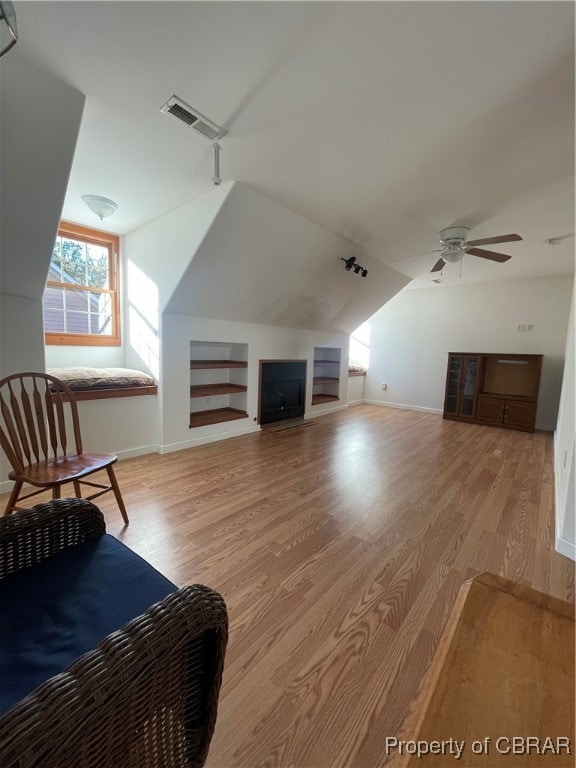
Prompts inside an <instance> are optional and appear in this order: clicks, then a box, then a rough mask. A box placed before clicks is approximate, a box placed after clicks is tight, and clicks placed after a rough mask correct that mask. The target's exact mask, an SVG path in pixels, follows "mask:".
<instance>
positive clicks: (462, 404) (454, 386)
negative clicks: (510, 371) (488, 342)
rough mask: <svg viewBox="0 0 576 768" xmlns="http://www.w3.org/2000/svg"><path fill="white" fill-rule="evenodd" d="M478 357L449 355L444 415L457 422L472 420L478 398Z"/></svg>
mask: <svg viewBox="0 0 576 768" xmlns="http://www.w3.org/2000/svg"><path fill="white" fill-rule="evenodd" d="M480 364H481V363H480V358H479V356H478V355H461V354H453V353H450V355H449V357H448V372H447V374H446V396H445V398H444V415H445V416H446V418H456V419H458V420H460V419H463V420H466V421H467V420H469V419H474V416H475V413H476V400H477V397H478V379H479V377H478V374H479V366H480Z"/></svg>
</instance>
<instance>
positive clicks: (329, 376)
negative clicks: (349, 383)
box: [312, 347, 340, 405]
mask: <svg viewBox="0 0 576 768" xmlns="http://www.w3.org/2000/svg"><path fill="white" fill-rule="evenodd" d="M339 399H340V349H339V348H338V347H314V373H313V380H312V405H320V404H321V403H332V402H336V401H338V400H339Z"/></svg>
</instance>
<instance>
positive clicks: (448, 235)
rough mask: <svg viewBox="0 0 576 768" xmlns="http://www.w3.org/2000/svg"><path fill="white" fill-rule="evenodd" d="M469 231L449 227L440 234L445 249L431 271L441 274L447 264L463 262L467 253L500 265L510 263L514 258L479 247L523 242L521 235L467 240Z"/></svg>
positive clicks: (467, 229)
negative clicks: (505, 262) (517, 241)
mask: <svg viewBox="0 0 576 768" xmlns="http://www.w3.org/2000/svg"><path fill="white" fill-rule="evenodd" d="M469 231H470V229H469V228H468V227H449V228H448V229H443V230H442V231H441V232H440V244H441V245H443V246H444V248H443V250H442V251H441V254H440V258H439V259H438V261H437V262H436V264H434V266H433V267H432V269H431V270H430V271H431V272H440V270H441V269H443V268H444V265H445V264H454V263H455V262H457V261H461V259H462V258H463V257H464V254H466V253H469V254H471V255H472V256H479V257H480V258H481V259H490V261H498V262H500V263H502V262H504V261H508V259H510V258H512V257H511V256H507V255H506V254H505V253H497V252H496V251H486V250H485V249H484V248H477V246H478V245H493V244H496V243H511V242H513V241H515V240H522V238H521V237H520V235H498V236H497V237H483V238H481V239H480V240H467V239H466V237H467V235H468V232H469ZM433 253H434V251H433Z"/></svg>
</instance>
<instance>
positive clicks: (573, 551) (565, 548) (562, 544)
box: [554, 536, 576, 561]
mask: <svg viewBox="0 0 576 768" xmlns="http://www.w3.org/2000/svg"><path fill="white" fill-rule="evenodd" d="M554 546H555V549H556V552H559V553H560V554H561V555H564V557H569V558H570V560H574V561H576V544H574V543H573V542H572V541H568V539H564V538H562V536H556V540H555V544H554Z"/></svg>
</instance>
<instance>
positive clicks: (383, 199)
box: [8, 0, 574, 289]
mask: <svg viewBox="0 0 576 768" xmlns="http://www.w3.org/2000/svg"><path fill="white" fill-rule="evenodd" d="M17 14H18V27H19V32H20V42H19V43H18V45H17V46H16V47H15V48H14V49H13V51H12V52H11V53H10V54H8V55H10V56H19V57H29V58H31V59H33V60H34V61H35V62H36V63H39V64H40V65H41V66H43V67H45V68H46V69H48V70H49V71H50V72H51V73H53V74H56V75H58V76H59V77H60V78H61V79H63V80H64V81H66V82H67V83H69V84H71V85H73V86H74V87H76V88H77V89H78V90H80V91H82V92H83V93H85V94H86V95H87V101H86V107H85V112H84V120H83V124H82V128H81V132H80V137H79V142H78V147H77V152H76V157H75V161H74V166H73V170H72V175H71V179H70V183H69V189H68V195H67V198H66V203H65V207H64V217H65V218H68V219H71V220H73V221H77V222H80V223H84V224H87V225H92V226H95V225H97V224H99V221H98V220H97V219H95V217H94V215H93V214H92V213H91V212H90V211H88V210H87V209H86V208H85V206H84V204H83V203H82V202H81V200H80V197H81V195H83V194H87V193H91V194H97V195H103V196H106V197H110V198H112V199H113V200H115V201H117V202H118V204H119V206H120V207H119V210H118V212H117V214H116V215H115V216H114V218H113V219H110V220H108V221H106V226H107V228H111V229H114V230H115V231H117V232H118V233H120V234H125V233H126V232H129V231H131V230H133V229H135V228H137V227H139V226H140V225H142V224H144V223H145V222H148V221H150V220H152V219H155V218H157V217H158V216H161V215H162V214H164V213H166V212H168V211H170V210H173V209H174V208H176V207H178V206H180V205H183V204H184V203H186V202H188V201H190V200H192V199H193V198H196V197H198V196H199V195H204V194H206V193H207V192H210V191H211V190H212V189H213V187H212V184H211V181H210V179H211V177H212V175H213V159H212V149H211V147H210V144H209V143H208V142H207V141H205V140H203V139H202V138H201V137H199V136H197V135H196V134H195V133H194V132H192V131H191V130H190V129H188V128H186V127H185V126H184V125H182V124H180V123H179V122H177V121H175V120H173V119H172V118H170V117H167V116H166V115H164V114H162V113H160V111H159V110H160V107H161V106H162V104H163V103H164V102H165V101H166V100H167V99H168V98H169V97H170V96H172V95H173V94H178V95H179V96H180V97H181V98H182V99H184V100H185V101H186V102H188V103H189V104H191V105H192V106H193V107H195V108H197V109H198V110H200V112H202V113H203V114H204V115H206V116H207V117H208V118H210V119H211V120H213V121H214V122H216V123H218V124H220V125H222V126H224V127H225V128H226V129H227V130H228V132H229V133H228V135H227V136H226V137H225V138H224V139H223V140H222V142H221V143H222V147H223V152H222V158H221V175H222V177H223V178H224V180H226V181H227V180H231V179H236V180H240V181H243V182H246V183H248V184H250V185H252V186H253V187H255V188H256V189H257V190H258V191H259V192H261V193H263V194H265V195H268V196H269V197H271V198H272V199H274V200H276V201H277V202H279V203H281V204H283V205H285V206H287V207H288V208H291V209H292V210H294V211H296V212H297V213H300V214H301V215H303V216H306V217H307V218H309V219H311V220H313V221H315V222H316V223H318V224H320V225H322V226H324V227H325V228H327V229H329V230H331V231H333V232H335V233H337V234H340V235H342V236H344V237H346V238H348V239H349V240H351V241H353V242H355V243H357V244H359V245H363V246H364V247H365V248H366V249H367V250H368V251H369V253H370V254H371V255H372V256H374V257H375V258H377V259H379V260H381V261H383V262H386V263H391V265H392V266H394V268H395V269H398V270H399V271H401V272H403V273H404V274H406V275H408V276H410V277H412V278H416V279H415V280H414V281H413V282H412V283H411V286H412V287H427V286H432V285H433V284H432V283H431V282H430V280H431V279H432V278H433V277H438V275H436V274H434V275H431V274H430V272H429V270H430V269H431V267H432V266H433V264H434V263H435V261H436V260H437V254H428V255H420V256H418V255H416V254H422V253H423V252H426V251H428V250H431V249H434V248H436V247H438V246H437V233H438V232H439V230H440V229H443V228H445V227H449V226H453V225H456V224H458V225H466V226H469V227H470V228H471V235H470V237H471V238H474V239H476V238H480V237H486V236H491V235H500V234H505V233H515V232H517V233H519V234H520V235H522V237H523V238H524V239H523V241H522V242H518V243H511V244H506V245H505V246H502V245H501V246H495V249H496V250H500V251H503V252H505V253H509V254H511V255H512V256H513V258H512V259H511V261H509V262H507V263H505V264H496V263H493V262H487V261H484V260H482V259H478V258H475V257H472V256H466V257H465V259H464V262H463V264H462V277H459V268H460V265H448V266H447V267H446V269H445V270H444V273H443V275H442V279H443V280H444V281H445V284H467V283H471V282H483V281H494V280H505V279H512V278H519V277H537V276H542V275H550V274H563V273H570V272H572V271H573V270H574V239H573V238H566V239H564V240H563V241H562V242H561V244H560V245H556V246H550V245H547V244H546V243H545V242H544V241H545V240H546V239H547V238H551V237H558V236H564V235H569V234H571V233H573V232H574V5H573V3H568V2H549V1H546V2H518V1H514V2H367V3H364V2H334V3H332V2H309V3H307V2H294V3H293V2H282V3H276V2H254V3H251V2H242V1H241V0H240V1H239V2H186V1H184V2H174V3H173V2H117V1H116V0H109V1H108V2H20V3H18V4H17ZM399 259H401V260H400V261H399ZM439 289H441V288H439Z"/></svg>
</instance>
